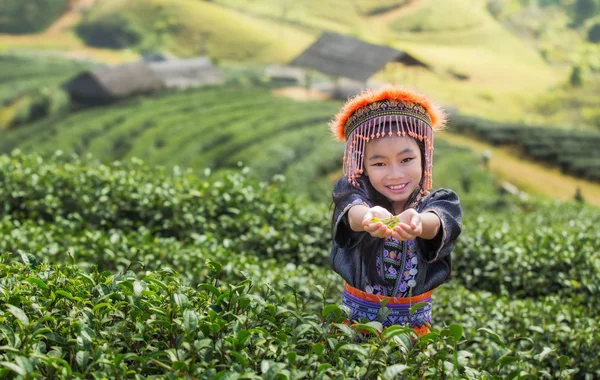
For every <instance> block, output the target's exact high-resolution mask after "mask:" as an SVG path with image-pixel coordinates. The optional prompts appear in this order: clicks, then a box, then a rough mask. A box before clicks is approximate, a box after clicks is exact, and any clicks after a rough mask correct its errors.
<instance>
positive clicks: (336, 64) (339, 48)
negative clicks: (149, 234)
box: [290, 32, 430, 85]
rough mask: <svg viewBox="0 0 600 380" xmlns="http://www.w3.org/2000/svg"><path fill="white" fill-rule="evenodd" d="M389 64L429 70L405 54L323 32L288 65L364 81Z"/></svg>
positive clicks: (385, 47) (423, 64)
mask: <svg viewBox="0 0 600 380" xmlns="http://www.w3.org/2000/svg"><path fill="white" fill-rule="evenodd" d="M389 62H401V63H403V64H405V65H407V66H420V67H424V68H427V69H430V67H429V66H428V65H427V64H426V63H425V62H422V61H420V60H418V59H417V58H415V57H414V56H412V55H410V54H408V53H407V52H404V51H400V50H396V49H392V48H389V47H387V46H380V45H374V44H371V43H368V42H364V41H361V40H359V39H356V38H353V37H348V36H344V35H341V34H336V33H331V32H327V33H323V34H322V35H321V37H320V38H319V39H318V40H317V41H315V42H314V43H313V44H312V45H311V46H309V47H308V48H307V49H306V50H305V51H304V52H302V53H301V54H300V55H299V56H297V57H296V58H294V60H293V61H292V62H290V66H297V67H303V68H307V69H311V70H315V71H318V72H320V73H323V74H326V75H329V76H332V77H334V78H335V80H336V82H337V81H338V79H339V78H347V79H350V80H353V81H357V82H362V83H363V85H366V82H367V80H368V79H369V78H371V77H372V76H373V75H374V74H375V73H377V72H378V71H380V70H382V69H383V68H384V67H385V65H386V64H388V63H389Z"/></svg>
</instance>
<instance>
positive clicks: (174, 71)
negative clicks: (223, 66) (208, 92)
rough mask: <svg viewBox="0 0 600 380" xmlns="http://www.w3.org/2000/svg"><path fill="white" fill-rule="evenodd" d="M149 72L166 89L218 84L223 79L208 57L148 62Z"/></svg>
mask: <svg viewBox="0 0 600 380" xmlns="http://www.w3.org/2000/svg"><path fill="white" fill-rule="evenodd" d="M147 65H148V67H149V68H150V70H151V71H152V72H153V73H154V74H155V75H156V76H157V77H159V78H160V80H161V81H162V82H163V85H164V86H165V87H166V88H187V87H197V86H205V85H211V84H218V83H221V82H223V80H224V77H223V73H222V72H221V70H219V69H218V68H217V67H216V66H215V65H213V63H212V61H211V60H210V58H208V57H197V58H186V59H171V60H167V61H163V62H148V63H147Z"/></svg>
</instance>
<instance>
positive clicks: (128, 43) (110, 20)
mask: <svg viewBox="0 0 600 380" xmlns="http://www.w3.org/2000/svg"><path fill="white" fill-rule="evenodd" d="M75 30H76V32H77V34H78V35H79V36H80V37H81V38H82V39H83V40H84V41H85V42H86V43H87V44H88V45H91V46H97V47H101V48H109V49H124V48H128V47H133V46H136V45H138V44H140V43H141V42H142V40H143V39H144V31H143V30H141V29H140V28H139V27H137V26H136V24H135V23H134V22H133V21H132V20H131V19H129V18H128V17H127V16H124V15H121V14H116V15H111V16H110V17H108V16H106V17H104V18H98V19H94V20H89V19H88V20H85V21H83V22H82V23H80V24H79V25H78V26H77V27H76V29H75Z"/></svg>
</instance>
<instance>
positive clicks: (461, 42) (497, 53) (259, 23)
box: [0, 0, 600, 127]
mask: <svg viewBox="0 0 600 380" xmlns="http://www.w3.org/2000/svg"><path fill="white" fill-rule="evenodd" d="M529 3H530V5H524V4H521V3H520V2H518V1H516V0H510V1H508V0H507V1H502V2H493V3H492V2H481V1H471V0H448V1H443V2H439V1H434V0H412V1H408V0H386V1H371V0H369V1H364V2H363V1H361V2H352V3H350V4H347V3H346V2H342V1H339V0H327V1H315V0H310V1H303V2H292V1H280V2H278V3H276V4H273V3H271V2H267V1H248V0H244V1H232V0H215V1H197V0H179V1H169V0H148V1H142V0H132V1H124V0H102V1H98V2H96V3H95V5H94V6H93V7H92V8H91V9H90V10H89V11H87V12H86V13H85V16H84V18H83V20H82V21H81V22H80V23H79V24H78V25H74V26H73V27H72V28H71V29H69V30H67V31H66V32H65V33H63V34H61V35H56V36H51V35H48V36H40V37H39V41H38V42H35V41H33V40H31V39H32V38H33V39H34V40H35V36H26V37H27V38H26V39H22V40H19V39H11V37H3V36H0V46H1V45H2V44H3V43H4V44H6V46H8V47H10V48H11V49H15V48H18V47H19V46H20V45H19V44H20V43H22V44H23V46H29V47H30V48H31V47H36V46H37V47H43V46H44V45H47V46H48V48H52V46H54V45H53V44H57V45H56V46H60V48H61V49H65V48H66V46H65V44H69V41H71V42H70V43H71V44H73V47H72V49H74V50H75V52H77V51H79V50H82V46H81V41H78V40H75V39H74V38H73V35H74V34H75V33H78V34H79V36H80V38H83V39H84V40H87V41H89V42H90V43H101V44H108V45H110V44H115V46H120V47H122V48H127V49H128V50H124V49H121V50H118V51H120V52H123V51H130V50H133V51H137V52H145V51H154V50H168V51H171V52H173V53H174V54H176V55H180V56H192V55H199V54H208V55H210V56H211V57H213V58H215V59H217V60H219V61H229V62H233V61H235V62H243V63H251V62H253V63H266V64H272V63H287V62H289V61H290V60H291V59H292V58H293V57H294V56H296V55H297V54H299V53H300V52H302V51H303V49H305V48H306V47H307V46H309V45H310V44H311V43H312V42H313V41H314V40H315V39H316V38H317V37H318V36H319V34H320V33H321V32H323V31H336V32H339V33H343V34H347V35H352V36H355V37H358V38H360V39H363V40H365V41H369V42H373V43H377V44H383V45H387V46H392V47H395V48H398V49H401V50H406V51H407V52H409V53H410V54H412V55H414V56H416V57H418V58H420V59H421V60H423V61H425V62H427V63H428V64H429V65H430V66H431V67H432V68H433V71H428V70H422V69H409V68H407V67H404V66H401V65H393V64H391V65H389V66H388V67H387V68H385V69H384V70H383V71H382V72H381V73H379V74H378V75H376V76H375V77H374V78H373V80H374V81H388V82H389V81H391V82H397V83H401V84H404V85H408V86H415V87H417V88H419V89H421V90H422V91H423V92H426V93H428V94H431V95H432V96H434V97H435V98H436V99H438V100H439V101H441V102H443V103H445V104H447V105H451V106H454V107H457V108H459V109H460V110H461V111H462V112H463V113H465V114H471V115H478V116H483V117H488V118H493V119H497V120H502V121H517V122H526V123H543V122H550V121H551V122H552V123H553V124H565V125H568V126H569V127H592V126H595V125H596V123H597V119H598V117H599V115H598V112H597V107H595V104H596V103H595V102H597V100H595V99H596V98H597V96H596V95H595V94H596V84H595V82H594V80H593V79H594V78H595V77H596V76H597V69H598V68H599V67H600V66H598V64H597V62H596V61H597V59H596V61H594V59H593V57H594V56H595V55H597V54H595V52H596V53H597V52H598V44H591V43H584V42H583V41H585V39H586V38H587V37H586V33H587V30H589V29H590V28H591V26H592V25H593V23H594V17H591V18H589V19H588V20H586V21H585V23H583V24H582V26H581V27H580V28H578V29H571V28H570V27H569V25H570V24H569V23H570V22H571V21H569V20H572V17H574V16H573V15H572V14H573V12H574V11H573V6H574V5H569V4H554V3H556V2H548V1H544V2H542V1H532V2H529ZM536 4H538V5H536ZM536 10H537V11H536ZM536 12H537V13H536ZM527 15H533V16H535V17H534V18H532V19H531V20H533V21H531V22H529V21H528V20H529V19H528V18H527V17H526V16H527ZM553 15H554V16H556V17H554V16H553ZM559 16H560V17H559ZM544 20H548V21H544ZM67 37H68V38H67ZM19 41H22V42H19ZM36 41H37V40H36ZM54 41H56V42H54ZM58 41H60V43H59V42H58ZM76 42H77V43H76ZM108 45H102V46H108ZM113 51H115V50H113ZM562 51H571V53H570V54H568V55H567V54H562V53H560V52H562ZM99 53H100V50H98V51H89V52H88V51H86V54H99ZM103 57H104V56H103ZM113 58H115V57H113ZM594 62H596V63H594ZM575 64H577V65H582V67H583V75H584V86H583V88H581V89H571V88H570V87H569V86H568V83H569V75H570V72H571V66H572V65H575ZM588 66H589V68H588ZM594 70H595V71H594ZM459 78H463V79H459ZM465 78H466V79H465ZM523 89H527V91H523ZM565 101H567V102H572V103H573V107H574V109H572V108H566V109H565V107H559V108H558V109H557V107H556V106H555V105H556V104H557V103H558V104H563V103H564V102H565ZM549 109H550V111H549Z"/></svg>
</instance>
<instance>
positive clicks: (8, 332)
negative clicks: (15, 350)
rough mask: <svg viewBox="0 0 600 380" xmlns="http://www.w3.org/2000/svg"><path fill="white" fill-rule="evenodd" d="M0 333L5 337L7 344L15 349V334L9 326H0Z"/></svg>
mask: <svg viewBox="0 0 600 380" xmlns="http://www.w3.org/2000/svg"><path fill="white" fill-rule="evenodd" d="M0 331H2V334H4V336H5V337H6V340H7V341H8V343H9V344H10V345H11V346H12V347H15V343H16V340H15V333H14V331H13V329H12V328H10V326H5V325H0Z"/></svg>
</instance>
